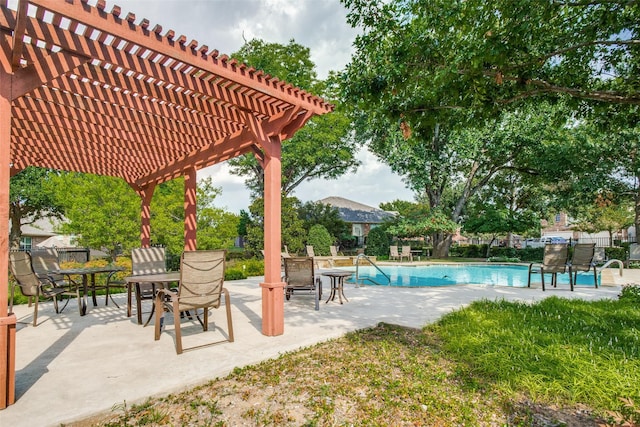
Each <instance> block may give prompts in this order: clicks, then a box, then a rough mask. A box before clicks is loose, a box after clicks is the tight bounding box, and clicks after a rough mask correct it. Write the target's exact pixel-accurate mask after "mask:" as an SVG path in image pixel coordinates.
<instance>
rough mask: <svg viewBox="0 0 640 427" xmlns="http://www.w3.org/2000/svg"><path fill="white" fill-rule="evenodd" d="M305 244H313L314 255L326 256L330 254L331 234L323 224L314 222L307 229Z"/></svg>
mask: <svg viewBox="0 0 640 427" xmlns="http://www.w3.org/2000/svg"><path fill="white" fill-rule="evenodd" d="M307 244H309V245H311V246H313V251H314V253H315V254H316V255H320V256H328V255H331V250H330V246H331V245H332V244H333V236H331V234H329V231H327V229H326V228H325V227H324V226H323V225H321V224H316V225H313V226H311V228H310V229H309V236H308V238H307Z"/></svg>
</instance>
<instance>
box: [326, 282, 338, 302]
mask: <svg viewBox="0 0 640 427" xmlns="http://www.w3.org/2000/svg"><path fill="white" fill-rule="evenodd" d="M329 279H330V280H331V292H329V298H327V301H326V302H325V304H327V303H328V302H329V301H333V299H334V298H335V297H336V281H335V277H333V276H330V277H329Z"/></svg>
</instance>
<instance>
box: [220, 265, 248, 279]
mask: <svg viewBox="0 0 640 427" xmlns="http://www.w3.org/2000/svg"><path fill="white" fill-rule="evenodd" d="M247 277H248V275H247V273H246V272H245V271H244V270H243V269H242V266H234V267H229V268H226V269H225V270H224V280H243V279H246V278H247Z"/></svg>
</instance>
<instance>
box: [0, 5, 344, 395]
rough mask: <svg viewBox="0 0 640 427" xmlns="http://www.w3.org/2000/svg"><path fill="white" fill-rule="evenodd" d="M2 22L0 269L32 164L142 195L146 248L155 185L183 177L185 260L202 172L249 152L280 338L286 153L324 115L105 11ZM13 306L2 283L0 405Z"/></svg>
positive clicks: (34, 8) (11, 15)
mask: <svg viewBox="0 0 640 427" xmlns="http://www.w3.org/2000/svg"><path fill="white" fill-rule="evenodd" d="M14 4H15V3H14ZM0 11H1V12H0V159H2V164H1V165H0V271H4V272H7V271H8V253H9V230H8V224H9V179H10V176H13V175H14V174H16V173H18V172H19V171H21V170H23V169H24V168H26V167H27V166H38V167H45V168H53V169H60V170H66V171H77V172H84V173H91V174H99V175H107V176H113V177H119V178H122V179H124V180H125V181H126V182H127V183H128V184H129V185H130V186H131V187H132V188H133V189H134V190H135V191H136V192H137V193H138V194H139V195H140V199H141V219H142V226H141V231H140V236H141V245H142V246H148V245H149V236H150V228H149V218H150V208H149V206H150V202H151V198H152V195H153V191H154V188H155V186H156V185H158V184H160V183H162V182H166V181H168V180H171V179H174V178H176V177H180V176H184V177H185V190H184V194H185V202H184V206H185V229H184V235H185V250H194V249H196V247H197V246H196V237H195V236H196V225H195V224H196V221H195V212H196V197H195V194H196V191H195V190H196V171H197V170H198V169H201V168H204V167H207V166H211V165H214V164H216V163H220V162H223V161H225V160H228V159H230V158H233V157H236V156H240V155H242V154H245V153H248V152H252V153H253V154H254V155H255V156H256V157H257V159H258V160H259V162H260V164H261V165H262V167H263V169H264V174H265V177H264V179H265V191H264V202H265V203H264V205H265V208H264V210H265V211H264V217H265V219H264V224H265V225H264V228H265V230H264V233H265V279H264V283H262V284H261V287H262V332H263V333H264V334H265V335H269V336H274V335H280V334H282V333H283V332H284V301H283V286H284V284H283V283H282V279H281V277H280V244H281V241H280V209H281V207H280V197H281V195H280V184H281V182H280V180H281V164H280V153H281V143H282V141H283V140H285V139H287V138H290V137H291V136H293V134H294V133H295V132H296V131H297V130H298V129H300V128H301V127H302V126H304V124H305V123H306V122H307V121H308V120H309V119H310V118H311V117H312V116H314V115H319V114H325V113H328V112H330V111H331V110H332V106H331V105H329V104H327V103H326V102H324V101H323V100H322V99H320V98H318V97H317V96H314V95H312V94H309V93H307V92H305V91H303V90H301V89H298V88H296V87H293V86H292V85H290V84H287V83H286V82H284V81H281V80H279V79H277V78H276V77H273V76H269V75H265V74H264V73H263V72H262V71H259V70H255V69H253V68H250V67H248V66H246V65H244V64H242V63H239V62H237V61H236V60H234V59H231V58H229V57H227V56H226V55H219V53H218V51H216V50H211V49H209V47H208V46H205V45H199V43H198V42H197V41H195V40H189V39H187V38H186V37H185V36H177V35H176V34H175V33H174V31H172V30H166V31H165V30H163V29H162V27H161V26H160V25H155V26H153V27H152V26H150V25H149V22H148V21H147V20H146V19H142V20H139V22H138V23H136V17H135V15H133V14H131V13H129V14H127V15H126V16H121V10H120V8H119V7H117V6H114V7H113V8H112V9H111V10H109V11H108V10H107V8H106V4H105V1H104V0H93V1H92V2H91V4H90V3H89V1H88V0H19V1H18V2H17V6H13V8H11V7H10V6H9V2H8V0H0ZM212 25H215V22H212ZM7 295H8V276H7V274H4V273H3V274H0V408H5V407H6V406H7V405H11V404H12V403H13V402H14V400H15V392H14V389H15V324H16V318H15V316H14V315H13V314H12V313H8V310H7V307H8V301H7Z"/></svg>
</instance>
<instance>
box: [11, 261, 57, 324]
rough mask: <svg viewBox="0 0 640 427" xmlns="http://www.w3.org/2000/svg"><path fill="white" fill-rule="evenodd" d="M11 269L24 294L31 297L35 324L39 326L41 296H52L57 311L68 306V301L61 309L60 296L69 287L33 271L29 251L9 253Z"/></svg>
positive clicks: (12, 292)
mask: <svg viewBox="0 0 640 427" xmlns="http://www.w3.org/2000/svg"><path fill="white" fill-rule="evenodd" d="M9 271H11V274H12V275H13V277H14V279H15V280H16V282H17V284H18V286H20V291H21V292H22V295H24V296H26V297H27V298H28V299H29V307H31V304H32V303H33V305H34V308H33V326H38V303H39V301H40V297H42V298H51V299H52V300H53V306H54V307H55V310H56V313H59V312H61V311H62V310H64V308H65V307H66V306H67V303H69V301H68V300H67V302H66V303H65V305H64V306H63V307H62V309H59V307H58V296H59V295H65V294H67V289H66V288H64V287H57V286H55V283H54V282H52V281H51V280H49V279H48V278H47V277H43V278H39V277H38V276H37V275H36V273H35V272H34V271H33V266H32V264H31V255H29V254H28V253H27V252H11V253H9ZM13 298H14V286H11V299H10V304H9V312H12V311H13Z"/></svg>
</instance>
